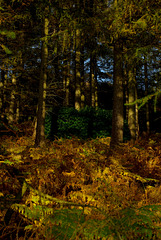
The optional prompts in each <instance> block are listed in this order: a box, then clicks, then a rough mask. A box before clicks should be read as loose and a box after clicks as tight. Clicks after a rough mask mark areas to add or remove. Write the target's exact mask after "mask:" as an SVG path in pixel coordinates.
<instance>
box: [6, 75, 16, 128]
mask: <svg viewBox="0 0 161 240" xmlns="http://www.w3.org/2000/svg"><path fill="white" fill-rule="evenodd" d="M15 88H16V78H15V75H14V74H13V75H12V88H11V96H10V105H9V112H8V123H9V124H12V123H13V121H14V119H15V116H14V115H15V114H14V107H15V95H16V91H15Z"/></svg>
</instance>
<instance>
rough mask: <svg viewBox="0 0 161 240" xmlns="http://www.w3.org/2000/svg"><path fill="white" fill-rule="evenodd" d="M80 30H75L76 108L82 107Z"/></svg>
mask: <svg viewBox="0 0 161 240" xmlns="http://www.w3.org/2000/svg"><path fill="white" fill-rule="evenodd" d="M79 37H80V31H79V30H78V29H76V30H75V109H76V110H78V111H79V110H80V109H81V81H80V42H79Z"/></svg>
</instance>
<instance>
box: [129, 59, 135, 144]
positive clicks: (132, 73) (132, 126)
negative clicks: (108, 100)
mask: <svg viewBox="0 0 161 240" xmlns="http://www.w3.org/2000/svg"><path fill="white" fill-rule="evenodd" d="M129 62H130V60H129ZM133 64H134V63H133V62H131V63H129V65H128V90H129V97H128V103H129V108H128V126H129V130H130V135H131V141H132V142H134V141H135V140H136V113H135V105H130V104H131V103H133V102H134V101H135V86H136V81H135V70H134V67H133Z"/></svg>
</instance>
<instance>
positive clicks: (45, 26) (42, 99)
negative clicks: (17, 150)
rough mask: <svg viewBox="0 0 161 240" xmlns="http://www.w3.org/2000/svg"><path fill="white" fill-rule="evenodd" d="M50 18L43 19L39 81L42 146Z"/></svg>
mask: <svg viewBox="0 0 161 240" xmlns="http://www.w3.org/2000/svg"><path fill="white" fill-rule="evenodd" d="M48 24H49V21H48V18H46V17H45V18H44V20H43V37H44V40H43V41H42V49H41V50H42V56H41V72H40V82H39V98H38V112H37V126H36V139H35V145H36V146H42V145H44V143H45V100H46V80H47V58H48V46H47V40H46V38H45V37H46V36H47V35H48Z"/></svg>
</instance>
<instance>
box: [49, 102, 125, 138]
mask: <svg viewBox="0 0 161 240" xmlns="http://www.w3.org/2000/svg"><path fill="white" fill-rule="evenodd" d="M52 119H53V113H52V111H51V110H50V111H48V112H47V114H46V119H45V134H46V136H47V137H50V138H51V139H53V136H52V135H53V133H52V131H51V129H52V127H53V125H54V124H57V132H55V133H54V135H56V136H57V137H59V138H60V137H65V138H70V137H72V136H77V137H78V138H82V139H87V138H96V137H109V136H111V130H112V110H105V109H101V108H98V109H95V108H92V107H85V108H83V109H81V110H80V111H77V110H76V109H74V108H73V107H68V108H67V107H63V108H61V109H60V110H59V112H58V118H57V123H55V122H53V120H52ZM129 139H130V133H129V130H128V124H127V122H126V121H125V123H124V140H125V141H126V140H129Z"/></svg>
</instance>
